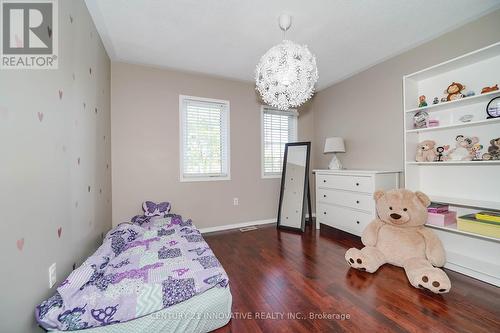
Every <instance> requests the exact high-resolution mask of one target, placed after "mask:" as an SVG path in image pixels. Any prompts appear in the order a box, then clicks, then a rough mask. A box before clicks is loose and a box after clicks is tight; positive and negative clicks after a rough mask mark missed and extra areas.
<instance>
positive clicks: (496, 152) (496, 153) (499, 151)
mask: <svg viewBox="0 0 500 333" xmlns="http://www.w3.org/2000/svg"><path fill="white" fill-rule="evenodd" d="M483 160H486V161H489V160H500V138H496V139H492V140H491V141H490V146H489V147H488V152H487V153H484V154H483Z"/></svg>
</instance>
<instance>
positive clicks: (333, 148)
mask: <svg viewBox="0 0 500 333" xmlns="http://www.w3.org/2000/svg"><path fill="white" fill-rule="evenodd" d="M323 152H324V153H345V146H344V139H342V138H340V137H333V138H327V139H326V141H325V150H324V151H323Z"/></svg>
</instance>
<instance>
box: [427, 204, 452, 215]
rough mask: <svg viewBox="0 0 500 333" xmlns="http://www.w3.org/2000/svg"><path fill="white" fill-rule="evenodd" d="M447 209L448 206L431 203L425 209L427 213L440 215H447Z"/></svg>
mask: <svg viewBox="0 0 500 333" xmlns="http://www.w3.org/2000/svg"><path fill="white" fill-rule="evenodd" d="M448 208H449V206H448V205H445V204H440V203H435V202H433V203H431V204H430V205H429V207H427V211H428V212H429V213H435V214H442V213H447V212H448Z"/></svg>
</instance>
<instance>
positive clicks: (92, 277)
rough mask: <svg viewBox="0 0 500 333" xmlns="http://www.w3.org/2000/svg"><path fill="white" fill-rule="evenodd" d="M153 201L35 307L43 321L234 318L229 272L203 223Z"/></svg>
mask: <svg viewBox="0 0 500 333" xmlns="http://www.w3.org/2000/svg"><path fill="white" fill-rule="evenodd" d="M147 203H149V204H146V203H145V205H143V206H144V210H145V213H144V215H138V216H135V217H134V218H133V219H132V221H131V223H122V224H120V225H118V226H116V227H115V228H113V229H112V230H110V231H109V232H108V233H107V235H106V237H105V238H104V240H103V244H102V245H101V246H100V247H99V249H98V250H97V251H96V252H95V253H94V254H93V255H92V256H90V257H89V258H88V259H87V260H86V261H85V262H84V263H83V264H82V265H81V266H80V267H78V268H77V269H75V270H74V271H73V272H72V273H71V274H70V275H69V276H68V278H67V279H66V280H65V281H63V282H62V283H61V284H60V285H59V287H58V288H57V291H56V293H55V294H54V295H53V296H52V297H50V298H49V299H47V300H45V301H43V302H42V303H41V304H40V305H38V306H37V307H36V309H35V315H36V319H37V321H38V323H39V324H40V326H41V327H43V328H44V329H45V330H47V331H53V332H62V331H65V332H67V331H82V330H83V331H84V332H89V333H91V332H92V333H93V332H95V333H107V332H117V333H118V332H158V333H160V332H162V333H167V332H209V331H212V330H214V329H217V328H219V327H222V326H224V325H225V324H227V323H228V322H229V320H230V319H231V303H232V296H231V292H230V289H229V279H228V277H227V274H226V272H225V271H224V269H223V268H222V266H221V265H220V263H219V261H218V259H217V258H216V257H215V255H214V254H213V252H212V250H211V249H210V247H209V246H208V244H207V243H206V242H205V241H204V239H203V237H202V236H201V234H200V232H199V230H198V229H196V227H195V226H194V225H193V224H192V221H191V220H183V219H182V217H181V216H179V215H176V214H170V213H169V210H170V206H169V205H168V206H167V205H163V206H161V204H159V205H156V204H153V203H151V202H147ZM164 204H166V203H164ZM148 205H149V206H148Z"/></svg>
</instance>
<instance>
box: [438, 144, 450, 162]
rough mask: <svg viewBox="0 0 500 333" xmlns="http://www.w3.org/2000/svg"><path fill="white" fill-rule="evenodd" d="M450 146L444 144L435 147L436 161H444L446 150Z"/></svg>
mask: <svg viewBox="0 0 500 333" xmlns="http://www.w3.org/2000/svg"><path fill="white" fill-rule="evenodd" d="M449 148H450V146H448V145H445V146H439V147H436V159H435V161H436V162H443V161H446V159H447V158H446V151H447V150H448V149H449Z"/></svg>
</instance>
